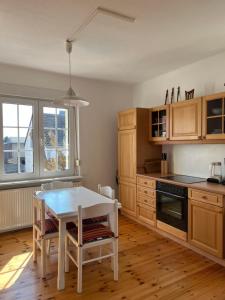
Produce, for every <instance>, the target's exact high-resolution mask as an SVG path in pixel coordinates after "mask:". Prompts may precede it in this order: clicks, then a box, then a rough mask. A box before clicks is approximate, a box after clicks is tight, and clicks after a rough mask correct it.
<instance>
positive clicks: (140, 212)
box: [137, 202, 156, 226]
mask: <svg viewBox="0 0 225 300" xmlns="http://www.w3.org/2000/svg"><path fill="white" fill-rule="evenodd" d="M137 218H138V219H139V221H141V222H143V223H146V224H149V225H152V226H156V211H155V208H153V207H150V206H148V205H145V204H142V203H140V202H139V203H138V205H137Z"/></svg>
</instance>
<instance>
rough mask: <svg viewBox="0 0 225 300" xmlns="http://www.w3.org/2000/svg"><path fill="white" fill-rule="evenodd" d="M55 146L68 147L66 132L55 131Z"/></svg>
mask: <svg viewBox="0 0 225 300" xmlns="http://www.w3.org/2000/svg"><path fill="white" fill-rule="evenodd" d="M57 146H58V147H63V148H66V147H67V146H68V130H61V129H59V130H57Z"/></svg>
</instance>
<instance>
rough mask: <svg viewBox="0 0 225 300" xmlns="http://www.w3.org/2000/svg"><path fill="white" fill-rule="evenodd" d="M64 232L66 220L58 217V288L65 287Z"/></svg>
mask: <svg viewBox="0 0 225 300" xmlns="http://www.w3.org/2000/svg"><path fill="white" fill-rule="evenodd" d="M65 234H66V222H64V221H63V220H61V219H59V245H58V281H57V287H58V290H63V289H64V288H65Z"/></svg>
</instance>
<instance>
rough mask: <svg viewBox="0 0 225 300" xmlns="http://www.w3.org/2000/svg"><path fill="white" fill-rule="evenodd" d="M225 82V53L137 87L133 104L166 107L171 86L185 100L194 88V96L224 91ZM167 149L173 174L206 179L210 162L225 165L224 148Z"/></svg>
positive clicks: (172, 147) (169, 147)
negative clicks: (167, 94)
mask: <svg viewBox="0 0 225 300" xmlns="http://www.w3.org/2000/svg"><path fill="white" fill-rule="evenodd" d="M224 82H225V52H223V53H221V54H218V55H215V56H213V57H209V58H208V59H204V60H202V61H198V62H196V63H194V64H191V65H188V66H185V67H183V68H180V69H178V70H175V71H173V72H170V73H167V74H163V75H161V76H159V77H157V78H154V79H150V80H148V81H146V82H143V83H140V84H138V85H136V86H135V87H134V91H133V105H134V106H136V107H152V106H156V105H161V104H164V99H165V92H166V89H169V91H170V92H171V89H172V87H175V89H176V88H177V87H178V86H180V87H181V93H182V98H183V99H184V91H185V90H187V91H188V90H191V89H192V88H195V96H203V95H208V94H213V93H215V92H221V91H225V87H224ZM164 150H166V151H168V152H169V159H170V168H171V171H172V172H175V173H179V174H186V175H195V176H203V177H207V176H208V175H209V171H208V165H209V163H210V162H212V161H221V162H222V163H223V161H224V157H225V145H173V146H167V147H164ZM224 173H225V172H224ZM224 175H225V174H224Z"/></svg>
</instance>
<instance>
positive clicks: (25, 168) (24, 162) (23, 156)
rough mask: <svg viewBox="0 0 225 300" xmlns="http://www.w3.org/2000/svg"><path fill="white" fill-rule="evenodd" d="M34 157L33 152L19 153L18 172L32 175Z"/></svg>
mask: <svg viewBox="0 0 225 300" xmlns="http://www.w3.org/2000/svg"><path fill="white" fill-rule="evenodd" d="M33 165H34V157H33V151H23V152H20V172H21V173H32V172H33V171H34V168H33Z"/></svg>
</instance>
